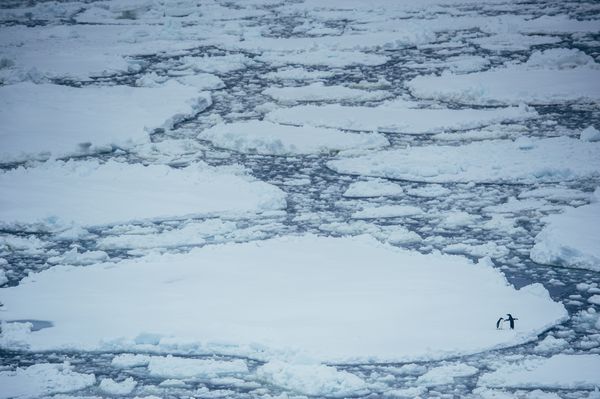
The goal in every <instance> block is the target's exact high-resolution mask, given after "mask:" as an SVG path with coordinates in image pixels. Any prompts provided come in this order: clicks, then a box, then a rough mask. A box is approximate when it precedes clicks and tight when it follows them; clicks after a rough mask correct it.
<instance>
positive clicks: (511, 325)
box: [496, 313, 519, 330]
mask: <svg viewBox="0 0 600 399" xmlns="http://www.w3.org/2000/svg"><path fill="white" fill-rule="evenodd" d="M506 316H508V318H506V319H505V318H504V317H500V318H499V319H498V321H497V322H496V330H504V324H505V323H506V322H508V325H509V328H510V329H511V330H514V329H515V320H519V319H517V318H516V317H513V316H512V315H511V314H510V313H507V314H506Z"/></svg>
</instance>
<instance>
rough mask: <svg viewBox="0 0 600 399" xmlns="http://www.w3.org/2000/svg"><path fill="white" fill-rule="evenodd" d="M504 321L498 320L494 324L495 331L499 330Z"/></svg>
mask: <svg viewBox="0 0 600 399" xmlns="http://www.w3.org/2000/svg"><path fill="white" fill-rule="evenodd" d="M503 321H504V318H502V317H501V318H499V319H498V321H497V322H496V330H499V329H500V323H502V322H503Z"/></svg>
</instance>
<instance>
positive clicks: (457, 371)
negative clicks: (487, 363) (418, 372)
mask: <svg viewBox="0 0 600 399" xmlns="http://www.w3.org/2000/svg"><path fill="white" fill-rule="evenodd" d="M478 372H479V370H478V369H477V368H476V367H473V366H469V365H468V364H463V363H451V364H446V365H443V366H439V367H434V368H432V369H431V370H429V371H427V372H426V373H425V374H423V375H422V376H420V377H419V378H417V384H419V385H423V386H426V387H433V386H436V385H446V384H452V383H453V382H454V378H456V377H470V376H472V375H475V374H477V373H478Z"/></svg>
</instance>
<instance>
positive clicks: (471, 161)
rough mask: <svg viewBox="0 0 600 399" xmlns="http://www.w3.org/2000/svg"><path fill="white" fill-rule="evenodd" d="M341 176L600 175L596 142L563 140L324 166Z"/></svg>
mask: <svg viewBox="0 0 600 399" xmlns="http://www.w3.org/2000/svg"><path fill="white" fill-rule="evenodd" d="M327 165H328V166H329V167H330V168H332V169H333V170H335V171H336V172H340V173H349V174H358V175H367V176H376V177H387V178H395V179H403V180H412V181H422V182H434V183H443V182H497V181H503V182H516V183H535V182H560V181H566V180H572V179H578V178H585V177H594V176H599V175H600V143H590V142H584V141H580V140H577V139H572V138H568V137H556V138H548V139H532V140H530V141H529V140H528V142H527V145H524V144H523V143H522V142H520V141H519V140H516V141H514V142H513V141H511V140H490V141H485V142H473V143H470V144H466V145H461V146H426V147H410V148H405V149H398V150H388V151H381V152H376V153H373V154H369V155H364V156H361V157H357V158H348V159H339V160H334V161H330V162H329V163H328V164H327Z"/></svg>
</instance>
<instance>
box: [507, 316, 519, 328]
mask: <svg viewBox="0 0 600 399" xmlns="http://www.w3.org/2000/svg"><path fill="white" fill-rule="evenodd" d="M507 316H508V322H509V323H510V329H511V330H514V329H515V320H519V319H515V318H514V317H512V315H511V314H510V313H508V314H507Z"/></svg>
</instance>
